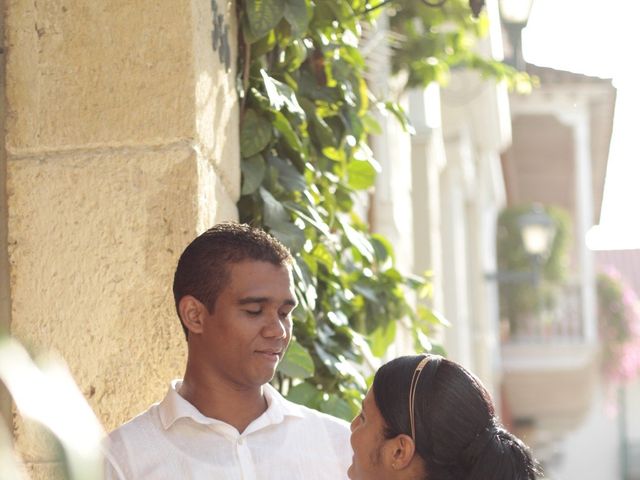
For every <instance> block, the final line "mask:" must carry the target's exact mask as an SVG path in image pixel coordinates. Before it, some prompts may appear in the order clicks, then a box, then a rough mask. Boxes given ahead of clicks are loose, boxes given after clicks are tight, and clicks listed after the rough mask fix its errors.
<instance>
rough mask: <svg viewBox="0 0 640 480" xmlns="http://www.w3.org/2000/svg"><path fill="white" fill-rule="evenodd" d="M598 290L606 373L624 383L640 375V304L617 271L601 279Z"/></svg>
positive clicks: (598, 282)
mask: <svg viewBox="0 0 640 480" xmlns="http://www.w3.org/2000/svg"><path fill="white" fill-rule="evenodd" d="M597 287H598V313H599V315H598V317H599V327H600V338H601V343H602V354H603V355H602V360H603V365H602V366H603V370H604V373H605V375H606V376H607V378H608V379H609V380H611V381H612V382H614V383H623V382H626V381H629V380H631V379H633V378H635V377H636V376H638V375H639V374H640V300H639V299H638V296H637V295H636V293H635V292H634V291H633V290H632V289H631V287H630V286H629V285H628V284H627V283H626V282H625V280H624V279H623V277H622V276H621V275H620V274H619V273H618V272H617V271H615V270H613V269H608V270H607V271H605V272H603V273H600V274H599V275H598V280H597Z"/></svg>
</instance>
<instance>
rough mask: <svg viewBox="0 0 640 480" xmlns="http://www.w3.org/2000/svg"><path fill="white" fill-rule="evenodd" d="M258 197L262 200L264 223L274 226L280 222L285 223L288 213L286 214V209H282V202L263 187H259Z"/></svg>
mask: <svg viewBox="0 0 640 480" xmlns="http://www.w3.org/2000/svg"><path fill="white" fill-rule="evenodd" d="M260 197H261V198H262V201H263V202H264V223H265V225H267V226H268V227H274V226H276V225H278V224H280V223H286V222H287V221H288V220H289V215H287V211H286V210H285V209H284V206H283V205H282V203H280V202H279V201H278V200H277V199H276V198H275V197H274V196H273V195H271V192H269V191H268V190H267V189H265V188H264V187H260Z"/></svg>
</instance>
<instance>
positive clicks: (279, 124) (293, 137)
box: [273, 112, 305, 156]
mask: <svg viewBox="0 0 640 480" xmlns="http://www.w3.org/2000/svg"><path fill="white" fill-rule="evenodd" d="M273 115H274V118H273V126H274V127H276V128H277V129H278V131H279V132H280V133H281V134H282V136H283V137H284V139H285V141H286V142H287V143H288V144H289V146H290V147H291V148H293V149H294V150H295V151H296V152H299V153H300V154H301V155H302V156H305V152H304V147H303V146H302V141H301V140H300V139H299V138H298V135H297V134H296V131H295V130H294V129H293V127H292V126H291V123H290V122H289V120H287V117H285V116H284V115H283V114H282V113H280V112H273Z"/></svg>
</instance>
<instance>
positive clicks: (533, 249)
mask: <svg viewBox="0 0 640 480" xmlns="http://www.w3.org/2000/svg"><path fill="white" fill-rule="evenodd" d="M518 226H519V227H520V234H521V235H522V243H523V245H524V249H525V251H526V252H527V254H528V255H529V258H531V264H532V266H533V275H534V283H537V282H538V280H539V274H540V266H541V264H542V261H543V260H544V259H545V258H546V257H547V256H548V255H549V253H550V252H551V245H552V243H553V239H554V237H555V235H556V227H555V224H554V223H553V220H552V219H551V217H549V215H548V214H547V213H546V212H545V211H544V209H543V208H542V206H541V205H534V206H533V208H532V209H531V211H530V212H527V213H524V214H522V215H521V216H520V218H518Z"/></svg>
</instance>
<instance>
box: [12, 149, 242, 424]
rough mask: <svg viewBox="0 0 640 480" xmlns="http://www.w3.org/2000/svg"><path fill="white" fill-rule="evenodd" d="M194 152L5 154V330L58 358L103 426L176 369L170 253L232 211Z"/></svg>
mask: <svg viewBox="0 0 640 480" xmlns="http://www.w3.org/2000/svg"><path fill="white" fill-rule="evenodd" d="M202 163H204V164H205V165H206V164H207V162H204V161H203V160H198V158H197V155H196V154H195V152H193V150H192V149H191V148H189V147H175V148H173V149H169V150H165V151H155V152H133V153H122V152H120V153H119V154H107V153H105V154H102V155H97V156H94V157H92V158H85V157H83V156H82V155H78V156H74V157H70V158H62V159H58V158H56V159H53V160H50V159H46V158H34V159H21V160H9V162H8V167H9V168H8V194H9V255H10V265H11V285H12V316H13V323H12V331H13V333H14V334H15V335H16V336H17V337H18V338H20V339H22V340H23V341H25V342H26V343H27V344H28V345H33V346H34V347H36V348H37V349H45V348H51V349H53V350H55V351H57V352H59V353H60V354H61V355H62V356H63V357H64V359H65V360H66V361H67V362H68V363H69V367H70V369H71V372H72V374H73V376H74V378H75V379H76V381H77V382H78V383H79V386H80V388H81V390H82V391H83V393H84V394H85V396H86V397H87V399H88V400H89V402H90V404H91V406H92V407H93V408H94V410H95V411H96V413H97V414H98V416H99V418H100V419H101V420H102V421H103V422H104V425H105V427H106V428H107V429H111V428H113V427H114V426H116V425H118V424H120V423H121V422H122V421H124V420H126V419H128V418H129V417H131V416H132V415H134V414H135V413H137V412H139V411H141V410H142V409H144V408H146V407H147V406H148V405H149V404H150V403H151V402H152V401H155V400H158V399H160V398H161V397H162V395H163V393H164V391H165V389H166V388H167V382H168V380H169V379H171V378H173V377H176V376H180V375H181V374H182V368H183V364H184V360H185V344H184V339H183V334H182V331H181V329H180V325H179V321H178V319H177V318H176V315H175V311H174V307H173V298H172V293H171V284H172V278H173V271H174V269H175V265H176V262H177V258H178V256H179V254H180V252H181V251H182V249H183V248H184V247H185V246H186V245H187V243H188V242H189V241H190V240H191V239H192V238H193V237H194V236H195V235H196V234H197V233H199V232H200V231H202V230H203V229H204V228H206V227H208V226H210V225H211V224H212V223H213V222H214V221H219V220H222V219H230V218H233V217H234V214H235V210H234V206H233V203H232V202H229V200H228V199H227V200H226V203H227V204H226V205H218V204H216V201H217V199H216V197H220V196H222V197H224V194H223V193H222V192H221V190H223V189H222V187H221V185H220V184H218V185H215V183H214V184H211V183H207V182H204V181H202V180H201V179H200V177H199V169H200V168H201V167H200V165H201V164H202ZM207 188H208V190H207ZM213 192H215V194H213ZM205 223H206V224H205Z"/></svg>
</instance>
